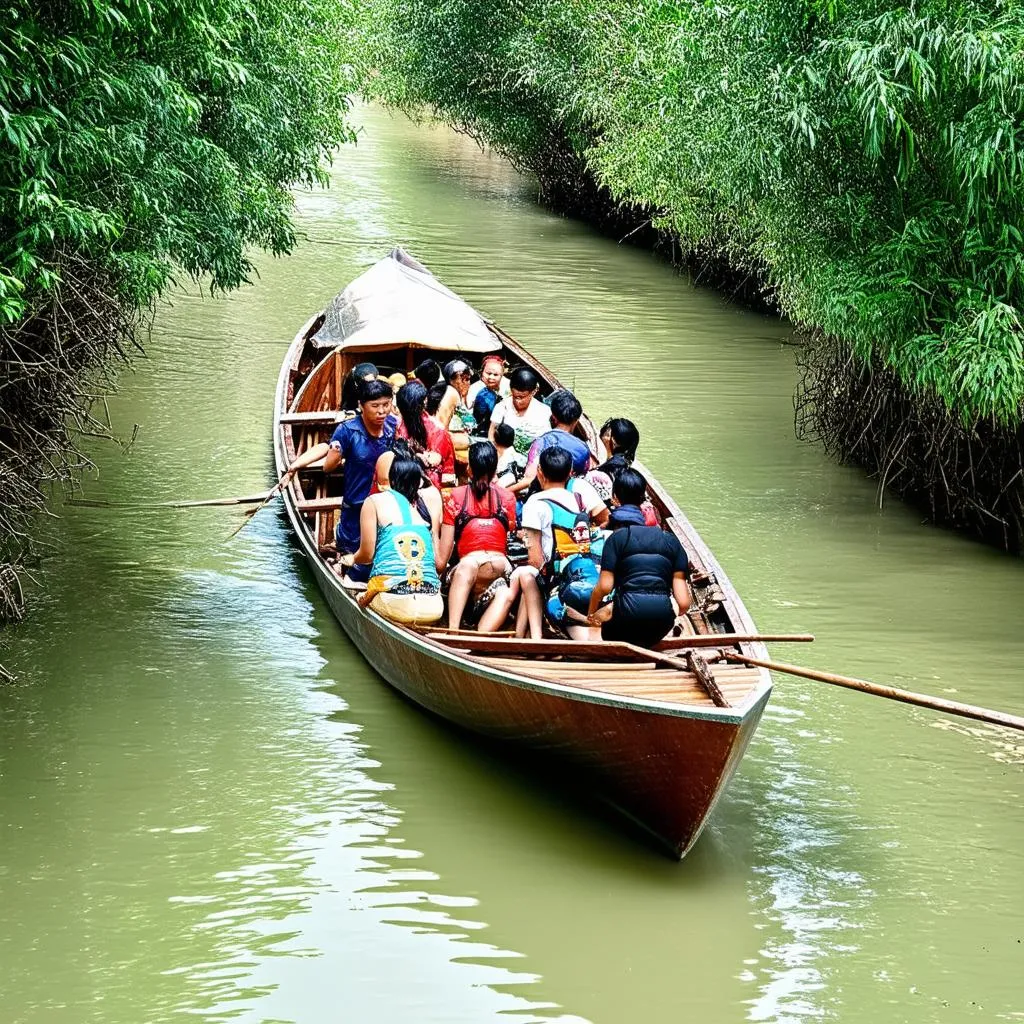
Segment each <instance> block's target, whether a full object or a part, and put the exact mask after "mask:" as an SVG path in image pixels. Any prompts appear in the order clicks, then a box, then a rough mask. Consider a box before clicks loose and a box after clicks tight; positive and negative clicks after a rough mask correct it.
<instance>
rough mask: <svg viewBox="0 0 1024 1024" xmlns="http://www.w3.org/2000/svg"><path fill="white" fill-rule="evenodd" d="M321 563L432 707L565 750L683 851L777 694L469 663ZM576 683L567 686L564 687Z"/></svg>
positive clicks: (546, 752) (369, 637) (541, 748)
mask: <svg viewBox="0 0 1024 1024" xmlns="http://www.w3.org/2000/svg"><path fill="white" fill-rule="evenodd" d="M306 554H307V562H308V563H309V565H310V568H311V569H312V571H313V573H314V575H315V576H316V579H317V583H318V585H319V587H320V589H321V591H322V592H323V594H324V596H325V597H326V599H327V602H328V604H329V605H330V608H331V611H332V612H333V613H334V616H335V617H336V618H337V620H338V622H339V623H340V624H341V626H342V628H343V629H344V630H345V632H346V633H347V634H348V636H349V637H350V638H351V640H352V642H353V643H354V644H355V645H356V647H357V648H358V649H359V651H360V653H361V654H362V655H363V657H364V658H365V659H366V661H367V662H368V663H369V664H370V666H371V667H372V668H373V669H374V670H375V671H376V672H377V673H378V674H379V675H380V676H381V677H382V678H383V679H384V680H385V681H386V682H388V683H389V684H390V685H391V686H393V687H394V688H395V689H396V690H398V691H399V692H401V693H403V694H404V695H405V696H406V697H408V698H409V699H410V700H412V701H415V702H416V703H417V704H419V705H420V706H422V707H424V708H426V709H427V710H428V711H431V712H433V713H434V714H436V715H439V716H441V717H442V718H444V719H447V720H448V721H450V722H453V723H454V724H456V725H459V726H461V727H463V728H466V729H469V730H470V731H472V732H475V733H477V734H479V735H482V736H485V737H488V738H491V739H497V740H501V741H504V742H509V743H513V744H516V745H518V746H521V747H524V748H526V749H529V750H531V751H533V752H536V753H539V754H541V755H542V756H545V757H552V758H557V759H558V760H559V761H561V762H562V763H564V764H566V765H569V766H571V767H572V768H573V769H574V770H575V774H576V775H577V777H578V778H581V779H583V780H585V782H586V785H587V788H588V789H589V790H590V791H592V792H593V794H594V795H595V796H596V797H598V798H599V799H602V800H604V801H606V802H608V803H610V804H612V805H613V806H614V807H616V808H617V809H618V810H619V811H621V812H622V813H624V814H626V815H627V816H628V817H630V818H631V819H633V820H634V821H635V822H636V823H637V824H639V825H640V826H641V827H642V828H643V829H645V830H646V831H647V832H648V833H650V834H651V835H652V836H653V837H654V838H655V839H656V840H657V841H658V842H659V843H660V844H661V845H662V846H663V847H665V848H666V850H667V851H668V852H669V853H671V854H672V855H673V856H675V857H683V856H684V855H685V854H686V853H687V851H688V850H689V849H690V848H691V847H692V846H693V844H694V842H696V840H697V838H698V836H699V835H700V832H701V830H702V829H703V827H704V825H705V823H706V822H707V820H708V817H709V815H710V813H711V811H712V809H713V808H714V806H715V803H716V801H717V799H718V797H719V796H720V794H721V793H722V791H723V790H724V789H725V787H726V785H727V783H728V781H729V779H730V777H731V776H732V774H733V772H734V771H735V769H736V767H737V766H738V764H739V763H740V760H741V758H742V756H743V752H744V750H745V749H746V746H747V743H748V742H749V740H750V738H751V736H752V735H753V733H754V731H755V729H756V728H757V723H758V721H759V720H760V717H761V713H762V711H763V709H764V706H765V704H766V703H767V700H768V692H765V693H764V694H763V695H761V696H760V698H759V699H758V700H757V701H756V703H755V704H753V705H752V706H750V707H747V708H745V709H744V712H743V714H742V716H737V715H736V714H731V715H730V714H728V713H725V712H722V711H718V710H717V709H716V710H708V711H704V709H700V712H701V713H697V710H696V709H694V710H693V711H691V710H690V709H687V708H686V707H685V706H682V705H674V706H667V705H666V706H663V707H662V708H659V709H653V708H652V707H651V702H650V701H645V702H637V704H636V706H630V705H629V704H628V702H624V701H623V700H622V698H619V697H612V696H611V695H608V696H604V695H602V694H601V693H600V691H591V692H587V693H580V692H579V691H578V690H572V689H571V688H569V687H557V686H552V685H551V684H549V683H545V682H543V681H541V680H532V679H530V678H529V677H527V676H523V677H519V678H518V679H515V678H512V677H510V676H508V675H506V674H504V673H501V674H499V673H493V674H492V673H489V672H487V671H486V670H485V669H482V668H477V667H476V666H475V665H469V664H467V662H466V661H465V660H464V659H462V658H460V657H458V656H453V655H452V654H451V653H450V652H448V651H446V650H443V649H441V648H440V647H438V646H436V645H433V644H431V643H430V642H429V641H426V640H422V641H418V642H417V641H415V640H414V641H412V642H410V639H409V637H408V634H407V633H404V632H400V631H398V630H396V629H395V628H394V627H393V626H391V624H390V623H388V622H387V621H386V620H384V619H382V618H381V617H380V616H378V615H376V614H374V613H367V612H364V611H363V610H362V609H360V608H359V607H358V606H357V605H356V603H355V602H354V601H353V600H352V598H351V597H349V595H348V594H347V593H346V592H345V591H344V590H343V589H342V588H340V587H339V585H338V583H337V579H336V577H334V575H333V573H332V572H331V571H330V570H329V569H327V568H325V566H324V564H323V562H322V561H321V560H320V559H319V558H311V557H308V556H309V552H307V553H306ZM563 690H564V691H566V692H559V691H563Z"/></svg>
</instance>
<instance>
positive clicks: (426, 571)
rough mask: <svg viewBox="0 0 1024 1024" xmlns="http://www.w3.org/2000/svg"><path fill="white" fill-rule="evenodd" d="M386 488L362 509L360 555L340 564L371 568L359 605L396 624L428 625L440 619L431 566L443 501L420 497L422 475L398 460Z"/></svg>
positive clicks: (412, 463)
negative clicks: (388, 485)
mask: <svg viewBox="0 0 1024 1024" xmlns="http://www.w3.org/2000/svg"><path fill="white" fill-rule="evenodd" d="M388 482H389V483H390V484H391V489H390V490H388V491H381V492H379V493H378V494H371V495H370V497H369V498H367V499H366V502H365V503H364V504H363V508H362V513H361V515H360V519H359V528H360V538H359V550H358V551H357V552H356V553H355V554H354V555H352V556H351V557H350V558H348V557H346V558H345V559H344V560H343V564H349V565H350V564H352V563H353V562H354V563H359V564H366V563H371V564H372V567H371V569H370V580H369V583H368V584H367V589H366V592H365V593H363V594H361V595H360V597H359V603H360V604H361V605H363V606H366V605H369V606H370V607H371V608H372V609H373V610H374V611H376V612H379V613H380V614H381V615H383V616H385V618H388V619H391V620H393V621H395V622H401V623H404V624H407V625H429V624H430V623H433V622H437V621H438V620H439V619H440V618H441V617H442V615H443V614H444V599H443V598H442V597H441V581H440V579H439V577H438V571H437V565H436V564H435V560H436V551H437V540H438V529H439V524H440V519H441V496H440V494H439V493H438V492H437V491H436V489H434V488H428V489H427V490H425V491H424V492H422V493H421V492H420V486H421V484H422V482H423V470H422V467H421V465H420V463H419V462H418V461H417V460H416V459H407V458H396V459H395V460H394V461H393V462H392V463H391V469H390V471H389V472H388ZM424 495H428V496H429V497H424Z"/></svg>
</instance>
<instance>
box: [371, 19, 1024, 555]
mask: <svg viewBox="0 0 1024 1024" xmlns="http://www.w3.org/2000/svg"><path fill="white" fill-rule="evenodd" d="M791 13H792V12H788V13H787V11H784V10H776V9H775V8H774V7H768V8H765V7H764V6H763V5H750V6H749V7H748V6H747V5H745V4H743V3H741V4H739V5H738V6H735V7H733V8H728V9H723V8H717V7H706V6H700V5H677V6H675V7H672V6H668V7H666V5H664V4H658V3H646V2H641V3H639V4H636V3H633V4H626V3H617V2H613V3H611V4H610V5H609V4H608V3H596V2H593V3H592V2H590V0H585V2H583V3H581V4H577V5H573V6H572V8H571V9H569V8H558V9H553V8H550V7H547V6H543V5H540V6H537V7H535V8H534V7H529V9H528V10H525V11H524V10H523V9H522V8H521V5H513V4H505V3H498V4H494V5H487V7H486V9H484V8H481V7H479V6H478V5H474V4H472V3H470V2H468V0H452V2H451V3H448V4H446V5H445V6H444V9H443V11H442V10H440V9H437V8H436V5H433V4H431V3H429V2H428V0H365V2H364V4H363V18H362V20H361V22H360V29H359V31H360V32H361V34H362V39H363V42H364V44H365V45H364V46H363V47H362V49H361V50H360V60H361V61H362V62H363V63H362V78H363V81H364V88H365V89H367V91H368V92H369V94H370V95H372V96H373V97H375V98H378V99H381V100H382V101H384V102H386V103H390V104H392V105H395V106H398V107H400V108H402V109H404V110H406V111H410V112H415V111H418V110H423V109H430V110H432V111H434V112H435V113H436V114H437V116H439V117H440V118H441V119H442V120H443V121H444V122H445V123H447V124H449V125H450V126H452V127H455V128H457V129H459V130H462V131H465V132H467V133H468V134H470V135H472V136H473V137H474V138H476V139H477V140H479V141H481V142H482V143H485V144H487V145H490V146H493V147H494V148H495V149H496V150H497V151H498V152H500V153H503V154H505V155H507V156H509V157H510V158H511V159H512V160H513V161H514V162H515V163H516V164H517V165H518V166H521V167H524V168H528V169H529V170H530V171H531V172H532V173H533V174H534V175H535V176H536V177H537V180H538V182H539V186H540V192H541V196H542V199H543V200H544V201H545V202H547V203H548V204H549V205H550V207H551V208H552V209H555V210H557V211H559V212H562V213H565V214H568V215H572V216H579V217H583V218H585V219H586V220H587V221H588V222H590V223H592V224H594V225H596V226H597V227H599V228H600V229H601V230H602V231H604V232H606V233H608V234H610V235H613V236H614V237H617V238H620V239H628V240H630V241H632V242H634V243H637V244H644V245H648V246H650V247H653V248H657V249H659V250H660V251H663V252H665V253H667V254H668V255H669V256H670V258H673V260H674V261H675V262H676V263H679V264H681V265H685V266H687V267H689V268H691V271H692V272H693V275H694V277H695V278H696V279H697V280H701V281H702V282H703V283H711V282H712V281H714V282H716V283H717V284H718V285H719V286H722V287H723V290H724V291H725V293H726V294H730V295H733V296H736V297H738V298H743V299H746V300H748V301H749V300H756V301H757V302H759V303H768V304H769V305H773V306H774V307H775V308H777V309H778V310H779V311H780V312H781V313H782V314H783V315H785V316H786V317H788V318H789V319H790V320H791V321H792V322H793V323H794V324H795V325H796V326H797V328H798V329H799V330H800V331H801V332H803V333H804V334H806V335H809V336H811V337H812V338H814V339H818V338H821V339H825V343H824V344H819V343H815V344H813V345H809V346H807V348H806V351H805V353H804V355H803V365H804V369H805V378H804V381H803V384H802V385H801V387H800V389H799V391H798V394H797V402H798V421H799V424H800V427H801V435H802V436H804V437H807V438H817V439H820V440H821V441H822V442H823V443H824V445H825V448H826V450H827V451H829V453H830V454H831V455H833V457H835V458H838V459H840V460H842V461H846V462H853V463H856V464H858V465H860V466H862V467H864V468H865V469H867V470H868V472H869V473H872V474H874V475H875V477H876V478H877V480H878V483H879V490H880V493H884V492H886V491H890V492H895V493H898V494H900V495H902V496H904V497H906V498H907V499H908V500H910V501H913V502H915V503H916V504H917V506H918V507H919V508H922V509H923V510H924V511H925V512H926V514H927V516H928V517H929V518H930V519H931V520H933V521H936V522H942V523H945V524H948V525H951V526H955V527H958V528H961V529H964V530H968V531H970V532H971V533H973V534H974V535H976V536H979V537H981V538H983V539H985V540H986V541H988V542H990V543H993V544H996V545H997V546H1000V547H1003V548H1006V549H1008V550H1011V551H1016V550H1019V549H1020V547H1021V543H1022V539H1024V538H1022V532H1021V531H1022V520H1024V514H1022V513H1024V459H1022V443H1021V441H1022V437H1024V434H1022V427H1024V423H1022V417H1021V409H1022V408H1024V353H1022V351H1021V337H1022V334H1024V327H1022V323H1021V315H1020V310H1021V307H1022V304H1024V299H1022V287H1024V275H1022V274H1020V272H1019V266H1018V262H1019V259H1018V254H1019V249H1020V237H1019V234H1015V232H1017V228H1016V227H1014V225H1016V224H1018V223H1020V222H1021V220H1022V218H1024V164H1022V163H1019V162H1018V161H1016V159H1015V158H1011V157H1009V156H1007V155H1006V153H1005V152H1004V151H1003V149H1000V140H1001V139H1004V138H1006V139H1010V138H1015V137H1016V136H1015V133H1016V131H1017V130H1018V127H1017V126H1019V124H1020V123H1021V115H1022V113H1024V81H1021V80H1020V75H1021V70H1020V68H1019V66H1018V65H1017V64H1016V63H1015V62H1014V57H1013V52H1014V51H1013V48H1012V46H1011V45H1009V43H1007V44H1006V45H1004V44H1003V42H1000V40H1008V41H1009V40H1014V39H1019V38H1021V36H1022V34H1024V21H1022V20H1021V18H1022V16H1021V15H1019V14H1015V13H1012V12H1003V13H999V12H995V13H993V12H991V11H988V12H985V11H982V10H981V9H980V8H979V9H978V10H975V9H974V8H973V7H971V6H970V5H968V7H966V8H965V7H963V6H962V5H961V6H955V5H949V6H948V8H946V7H943V6H942V5H941V4H940V5H938V8H937V9H936V11H935V12H934V15H933V16H931V17H927V18H926V17H923V16H918V15H917V14H916V13H914V12H913V11H908V10H904V9H893V10H892V11H890V12H887V13H883V14H880V15H878V16H877V17H872V18H868V17H866V16H865V15H863V14H862V12H860V11H859V10H853V9H845V8H844V9H838V8H833V7H831V6H830V7H829V9H828V11H826V12H824V13H822V14H821V15H820V16H817V15H816V16H808V18H806V19H804V20H800V19H798V18H794V17H792V16H791ZM979 54H982V55H984V60H983V61H982V62H981V63H979V60H980V58H979ZM922 68H927V69H928V70H927V72H925V71H922V70H921V69H922ZM1011 84H1012V87H1013V92H1012V95H1011V93H1010V92H1009V91H1008V90H1009V89H1010V87H1011ZM993 140H995V141H993ZM1006 145H1007V146H1010V147H1011V148H1012V146H1011V144H1010V142H1009V141H1007V143H1006ZM1004 148H1005V147H1004ZM865 399H867V400H865Z"/></svg>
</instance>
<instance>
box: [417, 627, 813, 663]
mask: <svg viewBox="0 0 1024 1024" xmlns="http://www.w3.org/2000/svg"><path fill="white" fill-rule="evenodd" d="M427 636H428V637H430V639H431V640H441V641H443V640H444V639H445V634H444V633H440V632H436V631H435V632H429V633H427ZM755 636H756V635H755V634H750V633H709V634H706V635H699V636H679V637H672V638H671V639H669V640H662V641H661V643H659V644H657V645H656V646H655V647H654V649H653V650H652V651H649V652H647V656H648V657H650V658H651V659H653V660H657V657H656V656H657V655H658V654H661V653H665V652H669V651H686V650H691V649H697V648H702V647H733V646H735V645H736V644H738V643H742V642H744V641H747V640H753V639H755ZM791 639H800V640H803V639H807V640H810V639H811V638H810V636H806V637H805V636H804V635H802V634H795V635H794V636H793V637H792V638H791ZM459 643H460V645H461V646H464V647H468V648H469V649H470V650H474V651H490V652H494V653H499V654H514V653H519V654H521V655H523V656H533V655H535V654H548V655H550V654H564V655H566V656H567V657H571V658H581V657H592V658H600V659H605V658H609V657H615V658H625V657H628V658H630V659H632V660H636V658H638V657H641V656H642V655H643V654H644V649H643V648H634V647H633V646H632V644H625V643H619V642H617V641H614V642H612V641H606V640H595V641H583V640H555V639H551V640H525V639H519V640H517V639H513V638H508V637H497V636H494V635H492V634H487V633H477V634H471V635H469V636H462V637H460V638H459Z"/></svg>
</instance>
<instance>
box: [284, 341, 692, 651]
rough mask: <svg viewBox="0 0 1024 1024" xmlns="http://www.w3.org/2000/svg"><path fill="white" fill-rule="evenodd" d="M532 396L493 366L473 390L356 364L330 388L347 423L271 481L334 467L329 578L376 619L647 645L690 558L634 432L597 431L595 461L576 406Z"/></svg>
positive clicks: (455, 380)
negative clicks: (669, 522) (662, 515)
mask: <svg viewBox="0 0 1024 1024" xmlns="http://www.w3.org/2000/svg"><path fill="white" fill-rule="evenodd" d="M539 388H540V380H539V378H538V376H537V374H536V373H535V372H534V371H533V370H531V369H530V368H529V367H519V368H517V369H515V370H513V371H512V373H511V374H510V375H508V376H506V374H505V364H504V362H503V360H502V359H501V357H500V356H497V355H488V356H486V357H485V358H484V360H483V363H482V365H481V367H480V377H479V380H477V381H476V382H474V381H473V370H472V367H471V366H470V364H469V363H468V362H467V361H466V360H465V359H461V358H457V359H453V360H451V361H450V362H448V363H446V364H445V365H444V367H441V366H439V365H438V364H437V363H436V362H435V361H434V360H431V359H427V360H424V361H423V362H421V363H420V364H419V365H418V366H417V367H416V368H415V369H414V370H413V371H412V374H411V375H410V376H409V377H408V378H407V377H406V376H405V375H403V374H393V375H391V376H390V377H381V376H379V375H378V372H377V368H376V367H375V366H374V365H373V364H372V363H361V364H359V365H358V366H356V367H355V368H354V369H353V370H352V372H351V373H350V374H349V376H348V377H347V378H346V381H345V385H344V388H343V391H342V403H341V404H342V409H343V410H346V411H350V412H354V413H355V414H354V415H352V416H351V417H350V418H348V419H346V420H345V421H344V422H342V423H341V424H340V426H338V428H337V429H336V430H335V431H334V434H333V436H332V437H331V440H330V441H329V442H328V443H326V444H319V445H315V446H313V447H312V448H310V449H309V450H308V451H306V452H305V453H303V454H302V455H300V456H298V457H297V458H296V459H295V460H294V461H293V462H292V464H291V465H290V466H289V468H288V470H287V472H286V473H285V476H284V478H283V483H287V482H288V480H289V479H290V478H291V477H292V476H293V475H294V474H295V473H297V472H298V471H299V470H302V469H304V468H306V467H309V466H312V465H314V464H316V463H320V462H321V460H322V468H323V471H324V472H325V473H331V472H335V471H337V470H338V469H340V468H341V467H342V466H344V475H343V478H342V508H341V515H340V517H339V521H338V525H337V529H336V534H335V544H336V548H337V552H338V556H339V557H338V561H337V563H336V565H335V571H336V572H338V573H339V574H342V575H343V576H344V578H345V581H346V585H348V586H350V587H354V588H356V589H359V590H361V593H360V594H359V598H358V599H359V602H360V604H362V605H364V606H366V605H368V606H369V607H371V608H373V609H374V610H375V611H377V612H379V613H380V614H381V615H383V616H385V617H386V618H388V619H391V620H393V621H396V622H401V623H406V624H414V625H430V624H434V623H438V622H439V621H440V620H442V619H443V618H445V616H446V615H447V626H448V628H449V629H451V630H459V629H464V628H471V629H473V628H475V629H477V630H479V631H480V632H483V633H493V632H497V631H499V630H501V629H502V628H503V627H504V626H505V624H506V623H508V622H509V621H510V620H513V621H514V623H515V635H516V636H518V637H525V636H529V637H530V638H532V639H535V640H539V639H542V638H543V636H544V622H545V618H546V619H547V621H548V623H549V624H550V625H551V626H552V627H553V628H554V629H556V630H557V631H559V632H560V633H561V634H564V635H565V636H567V637H569V638H571V639H574V640H597V639H604V640H628V641H630V642H632V643H637V644H641V645H643V646H653V645H654V644H656V643H658V641H660V640H661V639H663V638H664V637H665V636H666V635H667V634H668V633H669V632H670V631H671V629H672V626H673V624H674V622H675V620H676V617H677V615H678V614H679V613H680V612H685V611H686V609H687V608H688V607H689V603H690V593H689V588H688V586H687V584H686V574H687V570H688V565H687V558H686V554H685V552H684V551H683V548H682V546H681V545H680V543H679V541H678V539H677V538H676V536H675V535H674V534H673V533H671V532H669V531H667V530H663V529H662V528H661V527H660V525H659V521H658V514H657V512H656V510H655V508H654V506H653V505H652V504H651V502H650V501H649V500H648V499H647V483H646V481H645V480H644V478H643V476H642V475H641V474H640V473H639V472H638V471H637V470H636V469H634V468H633V466H632V463H633V460H634V458H635V456H636V450H637V447H638V446H639V443H640V434H639V431H638V430H637V428H636V426H635V425H634V424H633V423H632V422H631V421H630V420H628V419H623V418H616V419H611V420H609V421H608V422H607V423H606V424H605V425H604V426H603V427H602V428H601V431H600V439H601V442H602V443H603V446H604V448H605V453H606V458H605V460H604V461H603V462H599V460H598V459H596V458H595V457H594V456H593V454H592V453H591V450H590V448H589V446H588V445H587V443H586V442H585V441H584V440H582V438H581V437H580V433H581V431H580V430H579V429H578V425H579V421H580V419H581V418H582V416H583V408H582V406H581V405H580V402H579V400H578V399H577V398H576V396H575V395H573V394H572V393H571V392H570V391H566V390H560V391H555V392H554V393H553V394H552V395H551V396H549V398H548V399H547V400H546V401H541V400H540V399H539V398H538V392H539ZM462 466H464V467H465V469H464V478H465V479H466V480H467V482H466V483H465V484H463V485H461V486H457V483H458V480H457V475H456V474H457V467H462ZM521 538H522V539H521ZM523 539H524V540H525V557H523V551H522V540H523ZM516 547H518V551H515V550H513V549H514V548H516ZM510 555H512V556H513V557H512V558H510ZM364 587H365V589H363V588H364ZM445 597H447V601H446V600H445Z"/></svg>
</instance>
